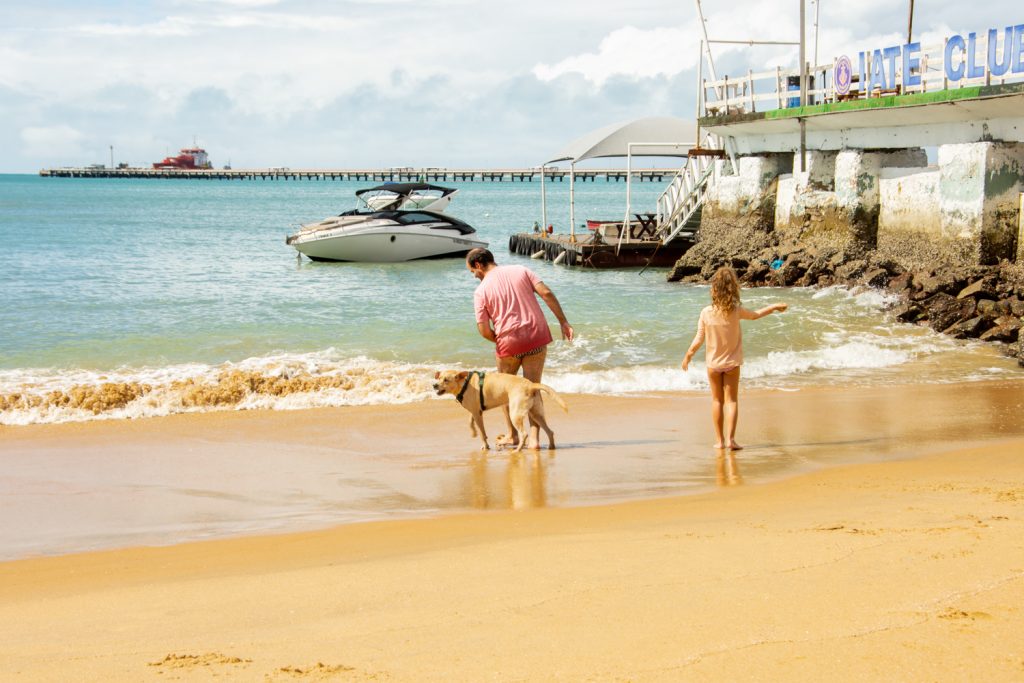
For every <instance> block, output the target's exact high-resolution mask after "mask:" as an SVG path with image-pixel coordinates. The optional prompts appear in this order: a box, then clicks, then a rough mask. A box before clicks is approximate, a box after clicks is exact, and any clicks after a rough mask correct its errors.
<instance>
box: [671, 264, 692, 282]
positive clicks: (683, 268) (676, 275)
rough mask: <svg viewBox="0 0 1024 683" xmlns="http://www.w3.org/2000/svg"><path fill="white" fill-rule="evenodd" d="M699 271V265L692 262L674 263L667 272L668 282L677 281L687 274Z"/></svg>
mask: <svg viewBox="0 0 1024 683" xmlns="http://www.w3.org/2000/svg"><path fill="white" fill-rule="evenodd" d="M699 273H700V266H698V265H694V264H692V263H684V264H676V267H675V268H673V269H672V272H671V273H669V276H668V281H669V282H678V281H679V280H681V279H683V278H684V277H686V276H688V275H697V274H699Z"/></svg>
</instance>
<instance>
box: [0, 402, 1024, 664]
mask: <svg viewBox="0 0 1024 683" xmlns="http://www.w3.org/2000/svg"><path fill="white" fill-rule="evenodd" d="M1022 388H1024V385H1022V384H1021V383H1019V382H1003V383H974V384H964V385H949V386H929V387H926V388H922V387H913V386H907V387H888V388H886V387H881V388H880V387H873V388H862V389H857V388H843V389H828V388H822V389H816V390H807V391H800V392H795V393H788V392H771V391H762V392H750V393H749V394H747V395H746V396H745V398H744V402H743V403H742V406H741V407H742V409H743V411H744V412H743V414H742V416H741V422H740V436H741V437H743V440H744V441H746V442H747V443H748V444H749V448H748V450H745V451H742V452H739V453H737V454H736V455H735V457H734V458H730V457H717V458H716V456H715V454H714V452H713V451H711V450H710V449H708V448H707V446H706V444H708V443H710V441H709V437H710V424H709V420H708V418H707V415H706V413H707V405H706V402H707V399H706V397H705V396H682V395H672V396H658V397H648V398H625V399H624V398H608V397H585V396H571V397H569V398H570V404H571V410H572V412H571V414H570V415H568V416H565V415H557V414H556V415H554V416H553V420H552V423H553V426H554V427H555V429H556V432H558V433H559V435H560V438H561V441H562V443H563V446H564V447H563V448H562V449H560V450H558V451H557V452H556V453H555V454H549V453H547V452H543V453H542V454H541V455H540V456H534V455H524V456H522V457H521V458H514V457H512V456H510V455H509V454H507V453H492V454H490V455H488V456H486V457H484V458H482V459H481V458H479V456H475V455H474V454H473V452H472V451H473V449H474V448H475V444H474V443H473V442H472V440H471V439H470V437H469V434H468V430H467V429H466V425H465V416H464V414H463V413H461V412H459V411H458V410H457V408H456V407H455V406H454V405H452V404H450V403H449V402H447V401H444V402H428V403H425V404H415V405H409V406H391V407H387V408H380V407H377V408H373V407H367V408H365V409H361V408H357V409H337V410H312V411H299V412H295V413H284V412H273V413H271V412H250V413H217V414H205V415H194V416H174V417H170V418H161V419H151V420H139V421H133V422H126V421H118V422H106V423H90V424H76V425H54V426H36V427H24V428H11V429H5V430H4V431H3V432H0V450H2V453H3V457H4V458H5V463H8V464H9V463H10V462H15V463H20V462H22V459H23V458H26V457H29V456H34V457H36V458H37V459H41V460H43V461H44V462H49V463H51V464H53V463H60V462H64V463H65V464H66V463H67V462H68V460H67V459H68V458H70V455H69V454H71V453H79V454H83V457H84V456H88V457H90V458H93V459H94V461H95V462H96V463H101V464H102V463H106V467H107V469H108V470H109V471H113V470H116V469H117V467H118V466H119V467H122V468H129V469H130V468H131V467H135V466H140V463H143V462H146V461H151V462H164V465H163V467H164V468H166V471H164V472H163V473H161V472H159V471H158V472H157V473H156V474H153V476H154V477H159V476H171V475H170V474H168V472H172V471H173V470H174V469H175V468H176V467H178V468H180V467H181V466H182V464H183V463H185V462H186V461H185V460H182V459H181V458H182V457H183V455H182V454H184V453H189V452H191V453H193V455H194V456H195V457H198V458H199V459H200V460H205V461H206V462H207V467H205V468H199V469H205V473H203V474H201V475H197V476H201V477H205V478H206V479H208V481H207V482H206V484H211V485H212V482H214V481H217V480H223V479H224V478H225V477H227V478H230V476H231V473H230V472H229V469H230V465H229V464H225V463H232V462H236V461H240V460H241V459H243V458H244V459H245V460H246V461H247V462H248V463H249V464H250V465H251V467H252V470H253V471H254V472H257V471H259V470H260V466H261V465H266V464H268V463H273V462H274V459H273V457H272V453H273V452H276V450H278V449H283V450H284V451H285V452H292V453H295V454H297V455H296V458H297V462H300V463H307V464H305V465H297V466H296V467H300V468H302V467H308V462H310V461H309V460H308V459H306V456H307V455H308V453H310V452H315V453H318V454H319V456H320V457H321V458H329V457H330V455H331V453H332V452H334V451H332V450H331V448H336V449H340V448H343V449H346V452H355V451H358V450H360V449H365V450H366V451H367V452H376V453H378V454H379V458H380V459H385V460H386V459H389V458H395V457H397V456H396V455H395V454H402V453H411V454H419V457H420V459H421V460H422V462H423V467H420V468H413V470H412V471H414V472H415V471H419V472H422V471H426V472H427V473H428V474H429V473H433V475H432V476H436V475H437V473H438V472H442V473H443V472H449V471H453V472H455V473H456V475H455V478H454V479H451V480H448V481H458V482H461V484H459V485H452V484H443V483H442V485H441V487H442V488H443V489H444V490H446V491H447V490H448V489H449V488H451V487H452V486H454V489H455V491H454V492H451V493H449V496H450V497H451V499H452V500H453V501H455V503H457V504H455V503H453V505H452V506H451V508H452V511H451V512H447V513H445V512H443V511H442V513H439V514H432V515H423V516H419V517H418V516H417V515H415V514H412V515H409V518H403V519H395V520H390V521H375V522H365V523H351V524H344V525H342V526H334V527H332V528H325V529H320V530H315V531H303V532H296V533H287V534H281V533H278V534H273V535H258V534H257V535H251V534H250V535H244V536H241V537H228V538H222V539H218V540H213V541H204V542H188V543H174V544H172V545H163V546H160V547H127V548H118V549H113V550H103V551H97V552H80V553H74V554H66V555H59V556H55V557H29V558H27V559H19V560H12V561H8V562H3V563H0V679H3V680H25V681H36V680H38V681H58V680H78V681H111V680H125V681H137V680H213V679H215V678H216V679H228V680H271V681H285V680H300V679H305V680H364V679H373V680H395V681H422V680H465V681H476V680H502V681H514V680H531V681H532V680H554V679H561V680H623V681H625V680H632V681H660V680H664V681H669V680H673V681H674V680H810V679H822V678H826V677H827V678H829V679H830V680H865V679H887V680H1019V679H1020V678H1021V677H1024V650H1021V648H1020V643H1021V640H1020V638H1019V633H1021V632H1022V631H1024V609H1022V607H1021V605H1024V543H1022V541H1021V538H1024V533H1022V532H1024V514H1022V510H1024V508H1022V505H1024V434H1022V431H1024V428H1022V426H1021V424H1020V420H1019V418H1018V417H1017V416H1018V415H1019V408H1020V400H1019V396H1020V395H1021V389H1022ZM492 422H493V423H494V424H495V426H497V422H496V421H493V420H492ZM690 449H698V451H699V453H700V454H701V459H700V460H699V461H698V462H700V463H701V468H702V470H701V471H700V472H690V471H688V472H686V477H684V478H687V479H688V480H690V481H692V480H694V477H698V475H700V476H703V480H701V481H702V482H703V487H702V488H701V487H697V489H695V488H694V487H693V486H690V487H688V488H686V487H679V489H678V490H677V491H674V492H673V491H672V490H670V489H671V487H665V486H656V485H654V484H653V483H652V484H651V485H650V486H648V487H646V488H644V489H643V490H640V491H638V490H636V489H635V488H629V489H626V490H623V491H618V492H617V491H616V490H615V489H608V488H607V487H605V488H601V487H597V486H593V485H591V484H588V483H587V482H588V481H590V480H587V479H586V478H585V477H583V478H582V480H583V483H582V484H580V483H579V482H578V480H580V479H581V475H580V473H581V472H585V471H591V472H592V473H593V472H594V471H597V472H603V474H601V475H600V476H596V475H595V476H593V477H592V478H591V479H593V480H598V479H601V478H602V477H605V476H607V472H605V471H604V470H601V469H600V468H597V469H596V470H595V469H594V468H595V467H596V465H594V462H593V461H611V462H613V463H621V462H629V461H628V458H630V457H633V458H639V457H641V456H643V457H644V458H648V459H651V460H659V461H660V460H665V459H672V458H677V459H680V460H681V459H683V458H684V456H686V455H687V454H688V453H690ZM218 453H223V454H225V459H224V460H223V461H216V462H214V461H212V460H211V459H210V457H209V456H211V455H213V454H218ZM129 454H134V460H129V459H127V458H129V457H130V456H129ZM142 454H144V455H145V457H144V458H143V457H142ZM622 457H625V458H627V460H626V461H622V460H620V459H619V458H622ZM175 458H178V459H175ZM773 459H775V460H783V461H785V465H786V466H785V467H781V466H775V467H773V466H772V463H771V461H772V460H773ZM398 461H399V462H403V460H402V458H400V457H399V458H398ZM587 461H591V462H590V465H591V467H590V469H589V470H588V469H587V468H586V467H584V463H586V462H587ZM474 463H475V464H474ZM480 463H485V464H484V465H481V464H480ZM515 463H519V464H518V465H516V464H515ZM545 463H546V466H545ZM53 466H58V465H53ZM19 467H20V465H19ZM25 467H27V465H26V466H25ZM481 468H482V469H481ZM395 469H396V470H397V471H398V472H399V473H398V474H394V475H393V477H394V480H395V481H398V480H402V479H403V477H406V476H407V474H408V473H407V472H406V469H408V468H406V467H405V466H404V465H402V466H399V467H396V468H395ZM21 471H22V470H19V469H17V468H15V474H18V472H21ZM314 471H315V468H312V469H309V472H308V473H312V472H314ZM611 471H613V470H611ZM402 472H405V474H402ZM545 473H547V474H545ZM626 474H627V473H623V477H624V478H628V477H626ZM629 474H630V476H633V475H635V473H629ZM554 475H557V476H554ZM251 476H252V478H251V479H249V481H248V483H246V484H240V486H242V487H243V488H246V487H248V488H251V489H253V490H256V489H260V488H261V487H263V486H265V485H266V482H265V481H263V480H264V479H266V480H269V481H274V480H275V479H277V480H280V477H281V476H282V474H281V472H280V471H276V470H271V471H264V472H262V474H253V475H251ZM288 476H290V475H288ZM310 477H311V479H312V474H310ZM545 477H548V479H545ZM551 477H554V478H551ZM237 478H238V477H236V479H237ZM638 479H640V480H642V479H643V477H639V478H638ZM698 479H699V477H698ZM441 481H442V482H443V481H445V480H444V477H441ZM223 486H226V484H225V485H223ZM410 486H414V487H415V486H419V484H410ZM594 491H598V493H597V494H595V493H594ZM587 492H590V493H587ZM678 493H689V494H690V495H676V494H678ZM588 496H593V497H595V498H596V500H597V501H601V500H602V496H611V497H613V498H614V497H621V498H623V499H627V498H649V499H648V500H616V501H613V502H611V503H605V504H600V505H593V504H591V503H592V502H594V500H593V499H592V498H588ZM112 497H116V496H114V494H113V493H112V492H110V491H107V492H106V493H100V494H98V495H97V496H96V497H94V498H93V499H92V500H91V501H89V502H88V503H87V504H86V505H85V508H86V509H88V508H95V507H96V506H97V505H99V506H100V507H103V505H102V504H101V501H103V500H104V499H106V498H112ZM181 500H182V499H175V498H174V497H173V496H171V495H169V494H167V492H166V491H165V492H163V493H160V494H159V495H157V496H156V497H155V498H154V499H153V500H152V501H149V502H148V503H147V505H149V504H151V505H153V506H154V507H159V505H160V504H161V503H174V502H180V501H181ZM474 501H476V504H474ZM107 503H109V508H108V510H109V512H110V514H111V515H112V516H115V515H116V514H118V513H117V506H116V505H114V504H113V502H111V501H109V500H108V501H107ZM474 508H478V509H477V510H474ZM13 509H15V506H14V504H12V502H11V501H10V500H8V502H7V504H6V505H5V512H10V511H11V510H13ZM226 509H230V506H229V508H226ZM75 510H76V508H75V507H74V505H71V507H69V508H68V510H65V511H64V512H63V513H62V512H61V511H60V510H54V511H53V517H52V521H53V522H54V524H57V523H60V524H64V525H66V524H68V523H69V522H68V521H67V520H68V519H70V518H72V517H73V516H74V515H75V514H80V513H79V512H75ZM204 514H209V510H206V511H204ZM5 517H6V518H7V520H8V522H7V523H6V524H5V526H7V527H8V528H7V530H5V532H4V533H5V534H7V533H12V528H11V527H12V526H13V525H12V524H11V522H14V523H15V524H21V523H27V520H26V519H25V518H23V519H19V518H18V517H17V516H16V515H12V514H6V515H5ZM83 524H85V523H84V522H83ZM72 526H73V525H72ZM85 526H87V525H85ZM321 526H327V525H326V524H321ZM183 528H184V527H183ZM224 533H225V534H226V535H228V536H230V535H231V534H230V533H228V532H227V531H225V532H224ZM106 542H108V543H115V542H116V541H115V540H114V539H107V541H106ZM129 545H136V544H129Z"/></svg>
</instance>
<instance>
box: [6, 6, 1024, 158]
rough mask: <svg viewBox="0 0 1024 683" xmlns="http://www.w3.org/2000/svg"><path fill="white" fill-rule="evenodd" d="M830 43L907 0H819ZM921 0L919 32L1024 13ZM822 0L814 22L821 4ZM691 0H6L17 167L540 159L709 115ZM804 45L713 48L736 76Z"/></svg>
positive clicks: (721, 21)
mask: <svg viewBox="0 0 1024 683" xmlns="http://www.w3.org/2000/svg"><path fill="white" fill-rule="evenodd" d="M821 2H822V5H821V8H820V9H821V13H820V16H821V22H820V31H819V58H820V59H819V61H825V60H828V59H831V58H832V57H833V56H835V55H838V54H850V55H853V56H855V55H856V52H857V51H858V50H860V49H865V48H874V47H879V46H882V45H883V44H884V45H890V44H896V43H900V42H902V39H901V36H903V35H904V34H905V31H906V23H907V3H905V2H901V3H890V2H882V1H881V0H864V1H862V2H858V3H849V2H843V3H838V2H836V3H834V4H833V3H830V2H829V0H821ZM798 8H799V5H798V4H797V3H779V2H756V1H754V0H730V1H729V2H724V1H721V2H714V1H711V0H706V1H705V4H704V10H705V14H706V16H707V18H708V31H709V34H710V35H711V37H713V38H735V39H748V38H751V37H756V38H760V39H762V40H794V39H795V38H796V34H797V30H798V29H797V27H798V18H799V15H798V11H799V9H798ZM1018 8H1019V5H1017V4H1016V3H1015V4H1014V5H1011V3H1010V2H1009V0H998V1H997V2H990V3H986V4H984V5H983V6H980V7H979V6H972V5H971V4H968V3H955V2H952V1H951V0H935V1H929V0H918V1H917V2H916V5H915V19H914V33H915V38H917V37H918V36H920V37H921V38H922V40H924V41H925V42H928V41H929V40H932V41H941V39H942V37H944V36H946V35H949V34H951V33H957V32H964V31H979V32H980V31H984V30H986V29H988V28H994V27H1003V26H1006V25H1010V24H1017V23H1024V11H1021V10H1020V9H1018ZM814 9H815V6H814V3H813V2H810V1H808V5H807V16H808V32H809V34H810V32H811V23H812V19H813V16H814ZM698 40H699V29H698V25H697V20H696V11H695V8H694V5H693V3H692V2H682V3H679V2H656V1H654V0H634V1H632V2H606V1H605V0H591V1H587V2H584V1H582V0H559V1H557V2H552V1H551V0H519V1H517V2H514V3H513V2H500V1H490V2H484V1H470V0H351V1H350V0H332V1H328V0H163V1H150V2H143V1H138V2H129V1H128V0H122V1H120V2H115V1H106V2H100V1H92V0H78V1H70V0H69V1H66V2H53V1H47V0H41V1H38V2H34V3H20V2H13V1H11V2H5V3H3V5H2V6H0V121H2V122H3V123H2V126H0V145H2V147H3V149H4V154H3V156H2V157H0V172H20V171H30V172H31V171H36V170H38V169H39V168H44V167H54V166H72V165H84V164H91V163H109V161H110V149H109V148H110V146H111V145H113V146H114V157H115V161H116V162H122V161H124V162H129V163H131V164H133V165H136V164H138V165H144V164H148V163H150V162H152V161H156V160H159V159H160V158H162V157H163V156H164V155H165V154H167V153H173V152H176V151H177V149H178V148H180V147H182V146H184V145H187V144H191V142H192V139H193V136H195V137H196V138H197V140H198V142H199V144H200V145H202V146H203V147H205V148H206V149H207V150H208V152H209V154H210V156H211V159H212V161H213V162H214V163H215V164H216V165H218V166H220V165H223V164H225V163H227V162H228V161H229V160H230V162H231V164H232V165H233V166H234V167H235V168H243V167H261V166H290V167H293V168H299V167H329V168H354V167H366V166H370V167H378V166H380V167H385V166H415V167H422V166H449V167H454V166H491V167H494V166H501V167H510V166H528V165H536V164H537V163H539V162H541V161H543V159H544V158H546V155H548V154H550V153H552V152H553V151H556V150H558V149H560V148H561V147H563V146H564V144H565V143H566V142H568V141H569V140H571V139H573V138H575V137H577V136H579V135H581V134H583V133H585V132H587V131H588V130H591V129H593V128H597V127H600V126H604V125H607V124H610V123H614V122H617V121H624V120H628V119H632V118H637V117H641V116H655V115H658V116H662V115H671V116H679V117H682V118H686V119H692V118H693V117H694V101H695V92H696V90H695V81H696V67H695V65H696V60H697V51H698V47H697V46H698ZM795 63H796V51H795V48H786V47H761V48H754V49H750V48H746V47H733V48H731V49H729V50H721V49H719V50H718V52H716V65H717V66H718V71H719V73H720V74H723V73H729V72H730V70H731V71H732V73H745V72H746V70H747V68H753V69H754V70H758V69H763V68H765V67H768V66H770V67H774V66H775V65H776V64H780V65H782V66H784V67H785V66H791V65H794V64H795Z"/></svg>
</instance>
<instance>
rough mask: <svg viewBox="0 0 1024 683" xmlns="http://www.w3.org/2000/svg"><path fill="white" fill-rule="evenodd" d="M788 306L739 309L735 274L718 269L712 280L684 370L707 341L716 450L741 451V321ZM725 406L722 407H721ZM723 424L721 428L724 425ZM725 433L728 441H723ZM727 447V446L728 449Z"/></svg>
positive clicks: (724, 269) (754, 318)
mask: <svg viewBox="0 0 1024 683" xmlns="http://www.w3.org/2000/svg"><path fill="white" fill-rule="evenodd" d="M787 308H788V305H787V304H772V305H771V306H765V307H764V308H762V309H761V310H759V311H750V310H747V309H746V308H743V307H742V306H740V283H739V280H738V279H737V278H736V271H734V270H733V269H732V268H729V267H728V266H725V267H722V268H719V269H718V270H717V271H716V272H715V274H714V276H712V278H711V305H710V306H707V307H705V308H704V310H703V311H701V312H700V319H699V320H698V321H697V336H695V337H694V338H693V343H692V344H690V348H689V350H687V352H686V357H685V358H683V363H682V365H683V370H687V369H688V368H689V367H690V360H691V359H692V358H693V354H695V353H697V349H699V348H700V347H701V345H702V344H703V343H704V342H705V341H707V343H708V348H707V351H706V353H705V358H706V360H707V366H708V382H709V383H710V384H711V419H712V421H713V422H714V423H715V436H716V437H717V439H718V441H717V442H716V443H715V448H731V449H733V450H739V449H741V448H743V447H742V446H740V445H739V444H738V443H736V440H735V438H734V437H735V436H736V418H737V417H739V408H738V406H737V398H738V396H737V393H738V391H739V385H740V365H742V364H743V332H742V330H740V320H757V319H758V318H763V317H765V316H766V315H769V314H771V313H775V312H776V311H779V312H780V313H781V312H782V311H785V310H786V309H787ZM723 403H724V406H723ZM723 422H724V424H723ZM726 431H728V434H729V441H728V442H726V440H725V432H726ZM727 444H728V445H727Z"/></svg>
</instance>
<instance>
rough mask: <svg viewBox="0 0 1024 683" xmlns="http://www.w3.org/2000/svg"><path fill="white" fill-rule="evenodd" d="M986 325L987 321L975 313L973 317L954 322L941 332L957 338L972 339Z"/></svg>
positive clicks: (979, 333)
mask: <svg viewBox="0 0 1024 683" xmlns="http://www.w3.org/2000/svg"><path fill="white" fill-rule="evenodd" d="M987 326H988V321H986V320H985V319H984V318H982V317H981V316H980V315H977V316H974V317H973V318H969V319H968V320H961V321H960V322H958V323H954V324H953V325H951V326H950V327H948V328H947V329H945V330H943V333H945V334H949V335H952V336H954V337H956V338H957V339H967V338H970V339H974V338H976V337H978V336H979V335H981V333H982V332H983V331H984V330H985V328H986V327H987Z"/></svg>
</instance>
